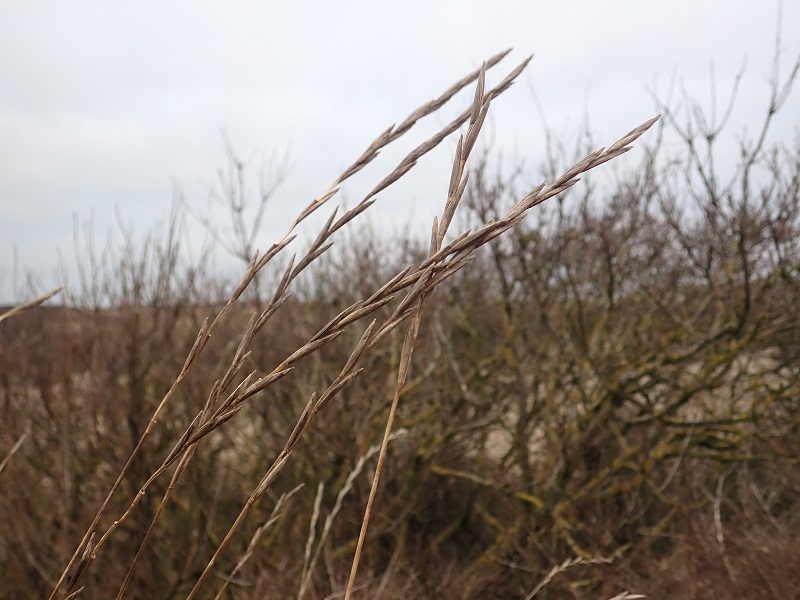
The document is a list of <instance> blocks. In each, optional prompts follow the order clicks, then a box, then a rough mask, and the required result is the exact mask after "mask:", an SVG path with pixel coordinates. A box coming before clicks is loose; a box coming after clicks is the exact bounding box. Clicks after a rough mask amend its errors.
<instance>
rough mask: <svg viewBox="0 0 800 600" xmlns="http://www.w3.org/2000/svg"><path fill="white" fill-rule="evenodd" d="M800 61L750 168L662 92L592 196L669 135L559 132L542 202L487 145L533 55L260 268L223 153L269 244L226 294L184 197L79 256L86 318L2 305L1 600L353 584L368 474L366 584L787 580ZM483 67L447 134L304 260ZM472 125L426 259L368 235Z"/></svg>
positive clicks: (385, 139) (438, 593) (233, 594)
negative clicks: (788, 119) (788, 108)
mask: <svg viewBox="0 0 800 600" xmlns="http://www.w3.org/2000/svg"><path fill="white" fill-rule="evenodd" d="M500 58H502V57H495V58H494V59H492V60H490V61H488V62H487V65H486V67H487V68H492V67H494V66H495V65H496V64H497V63H498V62H499V60H500ZM799 65H800V63H798V65H796V66H795V68H794V70H793V71H792V72H791V73H790V75H789V77H788V79H786V80H785V82H784V83H783V84H779V82H778V79H777V78H776V79H775V80H774V81H773V89H772V92H773V93H772V98H771V101H770V105H769V106H768V107H767V110H766V113H765V115H764V118H763V120H762V121H761V128H760V129H759V130H757V133H756V135H755V137H753V138H748V139H744V140H742V142H741V146H740V150H741V152H740V162H739V165H738V167H737V169H736V170H735V172H734V173H733V175H732V176H731V177H730V178H729V179H726V180H723V179H722V178H721V176H720V175H719V173H718V172H717V171H716V170H715V169H716V167H715V164H716V163H715V157H716V153H717V151H718V145H719V139H720V133H721V131H722V127H723V126H724V122H725V118H723V119H722V120H721V121H722V122H721V124H717V123H714V122H712V121H711V120H710V119H707V118H706V116H705V115H706V113H704V112H703V111H702V110H700V108H699V107H698V105H697V104H693V103H691V102H687V103H686V104H685V105H684V109H685V110H684V111H683V112H681V111H679V110H677V109H675V108H674V107H672V106H666V105H664V106H661V112H662V113H663V118H662V120H661V122H660V123H659V125H658V127H659V128H660V129H659V130H658V135H655V136H651V138H650V139H649V142H648V141H647V140H644V141H640V142H639V145H638V147H637V149H636V152H637V153H638V155H639V159H638V161H637V162H636V164H635V166H633V167H630V168H629V169H627V170H626V171H625V172H620V173H617V176H616V177H615V178H607V179H606V180H605V182H604V183H603V184H602V185H600V184H598V183H597V182H594V181H589V182H588V183H586V182H584V183H582V184H580V185H579V186H576V187H574V188H573V187H572V184H573V183H575V179H576V177H577V176H578V175H580V174H581V173H583V172H585V171H587V170H588V169H590V168H592V167H594V166H596V165H598V164H600V163H602V162H605V161H606V160H608V159H609V158H613V157H614V156H616V155H618V154H619V153H621V152H622V151H624V149H625V148H627V147H628V144H630V143H631V142H632V141H633V140H634V139H636V138H637V137H638V136H639V135H641V133H643V132H644V130H645V129H646V128H647V127H649V126H650V125H652V122H650V123H648V124H646V126H644V127H641V128H638V129H636V130H634V131H633V132H632V133H631V134H630V135H629V136H626V137H625V138H623V139H622V140H621V142H619V143H617V144H614V145H612V146H610V147H609V149H607V150H605V151H600V152H596V153H592V154H589V156H588V158H587V159H585V160H578V161H576V165H577V166H576V167H572V168H564V167H563V164H564V163H566V162H567V156H566V155H565V153H564V152H563V147H560V148H561V149H560V150H559V149H557V148H558V147H556V146H551V152H550V154H549V159H548V161H547V163H546V164H545V165H544V168H543V170H544V171H545V172H544V175H545V176H546V177H547V179H548V181H551V182H552V183H551V184H549V185H544V186H531V185H530V184H529V180H530V179H533V176H532V175H533V174H532V173H531V172H530V170H529V168H528V167H527V166H524V165H523V167H522V168H520V169H518V170H516V171H515V172H514V173H513V174H511V175H503V173H502V171H500V170H499V169H496V168H494V167H495V165H494V164H493V162H492V158H491V156H490V155H483V156H478V157H477V158H473V162H472V163H467V158H468V157H469V155H470V153H471V151H472V150H473V148H474V145H475V140H476V138H477V134H478V131H479V130H480V127H481V125H482V123H483V119H484V117H485V115H486V111H487V109H488V106H489V102H490V100H492V99H494V98H495V97H496V96H497V95H499V94H500V93H502V91H504V90H505V89H506V88H507V87H508V86H509V85H510V83H511V82H513V80H514V78H515V77H516V76H517V75H518V74H519V72H520V69H519V68H518V69H515V70H514V71H512V72H511V73H510V74H509V75H508V76H507V77H506V78H505V79H503V80H502V81H501V82H500V83H499V84H498V85H497V86H496V87H495V88H494V89H493V90H492V91H491V92H488V91H487V90H485V89H484V83H483V82H484V73H483V71H480V72H475V73H473V74H471V75H470V76H468V77H466V78H464V79H463V80H462V81H460V82H458V83H457V84H456V85H455V86H453V87H452V88H451V89H449V90H448V91H447V92H445V94H443V96H441V97H440V98H439V99H437V100H435V101H433V102H431V103H428V104H426V105H424V106H423V107H421V109H419V110H418V111H415V112H414V113H413V114H412V115H411V116H410V117H409V118H408V119H407V120H406V121H404V122H403V123H402V124H401V125H400V126H398V127H394V128H390V129H388V130H387V131H386V132H384V133H383V134H382V135H381V136H379V138H378V139H377V140H376V141H375V142H374V143H373V144H372V145H371V146H370V147H369V148H368V149H367V151H365V153H364V154H363V155H362V156H361V157H360V158H359V159H358V160H357V161H356V162H355V163H354V164H353V166H352V167H351V168H349V169H348V170H346V171H345V172H344V173H343V174H342V175H341V176H339V177H338V178H337V179H336V181H335V182H334V183H333V184H332V185H331V187H330V189H329V190H328V191H327V192H325V193H324V194H323V195H322V196H320V198H319V199H317V200H315V201H314V202H312V203H311V204H310V205H309V207H307V208H306V209H305V210H304V211H303V212H301V213H300V216H299V217H298V220H297V221H296V223H295V224H294V225H293V226H292V229H290V231H289V232H288V233H287V235H286V237H284V238H282V239H281V240H279V241H278V242H277V243H276V244H275V245H273V246H272V247H270V248H268V249H266V250H264V251H262V252H261V253H260V254H258V255H256V256H254V249H253V248H252V247H250V246H248V244H250V245H252V240H253V239H254V237H253V235H252V232H253V231H254V230H255V228H254V226H255V225H257V224H258V219H260V218H261V217H258V218H257V219H256V218H251V219H250V220H248V219H247V218H246V216H245V215H247V214H249V213H247V212H246V211H245V210H244V209H245V206H246V203H247V202H248V197H247V195H246V189H245V186H244V183H243V182H244V181H245V177H246V176H247V173H246V167H245V165H243V164H242V163H241V162H240V161H238V159H237V158H236V156H235V154H234V153H233V152H231V153H230V155H229V156H230V164H229V170H228V171H226V173H227V174H226V175H225V176H224V177H223V178H222V180H221V181H222V185H221V188H220V195H221V198H222V199H223V200H224V201H226V202H227V203H228V206H229V209H230V211H231V215H232V217H233V223H234V233H235V235H234V236H233V237H232V238H230V239H229V240H228V244H229V246H228V249H229V250H231V251H232V252H233V253H234V254H237V255H239V256H241V257H242V258H244V259H245V261H249V262H248V263H247V267H246V269H245V274H244V276H243V278H242V279H241V281H239V282H237V283H235V284H234V285H233V286H228V289H227V296H223V294H224V293H226V286H225V282H220V281H218V280H215V279H214V276H213V274H211V273H209V272H208V271H207V270H206V269H205V268H204V267H203V265H204V264H207V263H206V261H205V259H204V258H201V259H199V260H197V261H196V262H195V263H194V264H186V263H185V262H184V260H183V259H182V257H183V256H184V254H183V253H182V251H181V247H182V244H183V241H184V240H183V236H182V232H183V225H182V221H183V219H184V218H185V210H184V209H183V208H181V206H179V205H176V209H175V210H174V211H173V213H172V214H171V218H170V221H169V224H168V225H167V227H166V228H165V229H164V230H162V231H161V233H160V234H159V235H154V236H152V237H150V238H148V239H147V240H146V241H144V242H143V243H137V242H136V241H135V240H134V237H133V236H132V235H130V234H129V235H126V236H123V239H122V241H121V242H120V243H119V244H117V245H112V246H110V247H109V248H107V249H106V251H104V252H99V253H98V252H94V251H92V250H91V249H89V250H87V251H86V253H85V254H84V261H83V271H82V274H81V278H80V282H79V285H78V286H76V287H75V288H72V289H71V290H69V291H68V292H67V297H68V299H69V302H68V303H65V304H64V305H62V306H59V307H38V308H29V309H28V310H26V311H24V312H22V313H21V314H16V315H13V318H4V317H5V316H6V315H3V316H0V417H1V418H2V423H3V425H2V435H1V436H0V442H1V443H2V444H3V446H4V452H3V453H2V456H4V457H5V459H4V460H3V462H2V464H0V503H2V504H0V513H1V514H2V515H3V518H2V519H0V581H2V585H0V597H1V598H25V597H30V598H38V597H46V596H47V595H48V594H51V592H52V595H51V597H52V598H63V597H65V596H69V597H79V598H109V597H112V595H115V594H117V593H118V590H119V594H120V596H121V595H122V593H123V591H124V593H125V594H126V595H127V597H132V598H134V597H136V598H165V599H166V598H185V597H187V595H189V596H191V595H192V594H198V595H199V596H201V597H209V598H213V597H224V598H286V597H306V598H324V597H327V598H336V597H342V596H343V595H344V590H345V589H346V588H347V586H348V573H349V572H350V570H351V564H352V562H353V555H354V552H355V551H356V547H357V546H358V545H359V544H358V539H359V533H360V531H361V529H362V521H363V517H364V513H365V505H367V503H368V499H369V496H370V489H371V483H372V479H373V476H374V475H375V473H376V470H378V471H381V479H380V483H379V485H378V487H377V493H376V496H375V499H374V504H373V505H372V506H373V508H372V513H371V518H370V520H369V528H368V529H366V537H365V542H364V546H363V555H362V557H361V566H360V569H359V571H358V577H357V578H356V579H355V580H354V581H355V587H354V588H353V591H352V593H353V595H354V596H355V597H363V598H367V597H369V598H526V597H527V598H531V597H533V596H534V595H535V596H536V597H537V598H610V597H612V596H618V595H619V597H623V595H624V593H625V592H626V591H628V590H629V591H631V592H636V593H641V594H645V595H647V597H648V598H693V597H737V598H766V597H773V598H792V597H796V596H797V594H798V593H800V571H798V569H797V565H798V564H800V547H798V545H797V543H796V540H797V539H800V505H799V503H798V498H800V468H799V467H798V459H800V435H799V434H800V332H799V331H798V329H799V328H800V135H798V136H797V137H796V141H795V143H794V145H792V146H791V147H785V146H780V145H775V146H768V145H767V143H766V140H767V139H768V136H767V131H768V128H769V126H770V124H771V122H772V119H773V117H774V115H775V114H776V113H777V112H778V111H779V110H780V109H781V108H782V107H783V106H784V104H785V103H786V102H787V99H788V98H789V92H790V89H791V85H792V83H793V81H794V78H795V76H796V74H797V70H798V66H799ZM521 67H524V63H523V65H521ZM776 77H777V76H776ZM475 81H477V82H478V83H477V91H476V95H475V100H474V102H473V104H472V105H471V106H470V107H468V108H467V109H466V110H465V112H464V113H463V114H462V115H461V116H460V117H459V118H458V119H456V120H455V121H454V122H453V123H451V124H450V125H448V126H446V127H445V128H444V129H443V130H442V131H441V132H440V134H437V136H434V138H432V139H431V140H428V141H426V142H423V143H422V144H421V145H420V146H419V147H418V149H417V150H415V151H414V152H412V154H411V155H409V157H407V159H405V160H404V161H403V162H402V163H401V164H400V165H399V166H398V167H397V169H396V170H395V171H394V172H392V173H391V174H390V175H389V176H387V178H386V179H385V180H383V181H382V182H380V183H378V184H377V185H376V187H375V190H374V191H373V193H370V194H369V195H367V196H366V197H365V199H364V201H363V202H361V203H359V204H357V205H356V206H355V207H354V208H353V209H351V210H350V211H347V212H345V213H344V214H343V215H342V216H337V215H336V214H334V215H332V216H331V218H330V220H328V221H327V223H326V225H325V226H324V227H323V229H322V231H321V233H320V235H319V237H318V238H317V239H316V241H314V242H313V243H311V244H310V245H309V246H308V247H307V248H306V249H305V250H304V251H302V252H300V253H299V254H298V256H297V257H295V258H294V259H289V258H285V257H284V254H285V251H284V248H285V247H286V245H287V244H288V241H289V240H290V239H291V236H292V235H293V231H294V228H295V226H296V225H299V223H300V222H302V221H303V220H304V219H305V217H306V216H307V215H308V214H310V213H311V212H313V211H315V210H317V209H318V208H320V207H321V206H322V205H323V204H324V203H325V202H326V201H328V200H329V199H330V198H332V197H333V194H334V193H335V190H336V188H338V186H339V185H340V184H341V183H342V182H343V181H345V180H346V179H348V178H349V177H351V176H353V175H355V174H356V173H357V172H358V171H359V170H360V169H361V168H362V167H363V166H364V165H365V164H367V163H368V162H370V161H371V160H372V158H374V155H375V153H376V152H377V151H378V150H379V149H380V148H382V147H383V146H385V145H386V144H388V143H391V142H392V141H394V140H395V139H396V138H398V137H399V136H401V135H403V134H405V133H406V132H407V131H408V130H410V129H411V127H412V126H413V124H414V123H415V122H416V121H417V120H418V119H420V118H423V117H424V116H427V115H428V114H430V113H431V112H433V111H435V110H438V109H439V108H440V107H441V106H442V105H443V104H444V103H445V102H447V101H449V100H450V98H451V97H452V96H453V95H454V94H455V93H456V92H457V91H459V90H460V89H462V88H464V87H465V86H467V85H469V84H471V83H474V82H475ZM462 125H464V126H465V127H466V132H465V134H464V135H463V136H462V137H461V138H460V141H459V143H458V150H457V152H456V157H455V160H454V168H453V174H452V178H451V185H450V190H449V197H448V198H447V199H446V203H445V208H444V209H443V213H442V217H441V218H440V219H439V220H438V221H437V222H436V223H435V224H434V226H433V233H432V235H431V242H430V245H429V246H424V245H420V244H418V243H415V242H414V241H413V240H410V239H386V237H385V235H384V234H383V233H382V232H381V233H378V232H375V231H371V230H370V229H369V228H367V227H365V226H363V225H361V224H360V223H359V222H357V219H358V216H359V215H360V213H361V212H363V211H364V210H366V209H367V208H368V207H369V205H370V204H371V203H372V201H373V198H374V196H375V194H376V193H378V192H379V191H380V190H381V189H383V188H385V187H386V186H388V185H390V184H391V183H393V182H394V181H395V180H396V179H397V178H399V177H401V176H405V174H406V173H407V172H408V171H409V170H410V169H411V168H413V165H414V164H415V163H416V161H417V160H418V159H420V158H422V156H423V155H424V154H425V153H426V152H427V151H428V150H429V149H430V148H432V147H433V146H435V145H436V144H437V143H438V142H439V141H441V139H444V138H445V137H446V136H447V135H449V134H451V133H453V132H454V131H456V130H457V129H458V128H460V127H461V126H462ZM670 136H672V137H670ZM676 136H677V139H679V140H681V141H682V144H681V145H680V149H677V150H676V146H675V145H674V144H673V145H671V146H669V147H667V145H666V144H664V143H663V140H665V139H673V140H674V139H676ZM645 142H648V143H645ZM467 173H469V177H467ZM272 191H273V190H272V189H271V188H267V189H266V191H264V193H263V194H262V195H261V196H260V197H259V198H254V199H249V201H250V202H253V201H255V205H256V207H257V209H256V210H257V212H256V213H255V214H256V215H260V214H263V213H262V212H261V211H262V209H263V207H264V203H265V201H266V199H267V198H268V197H269V196H270V193H271V192H272ZM557 193H561V195H559V196H558V197H557V198H553V199H551V200H549V201H548V202H546V203H544V204H542V205H541V206H539V204H540V203H541V202H543V201H544V200H545V199H547V198H548V197H550V196H553V195H555V194H557ZM459 204H460V206H459V212H458V214H455V209H456V207H457V206H458V205H459ZM529 209H533V210H531V211H530V214H528V210H529ZM267 210H268V209H267ZM454 215H455V216H454ZM525 215H527V217H526V218H525V219H524V220H523V217H524V216H525ZM237 223H238V225H237ZM451 224H456V225H458V226H459V227H462V228H463V230H464V231H465V232H466V231H467V230H468V229H469V230H470V231H471V233H464V234H460V235H453V234H448V235H445V234H446V233H447V232H448V228H449V229H453V227H451ZM345 226H346V227H345ZM340 228H342V229H341V231H338V230H339V229H340ZM218 233H219V232H215V235H217V234H218ZM501 234H502V235H501ZM334 241H335V245H333V246H332V247H329V246H328V244H329V243H331V242H334ZM479 248H481V250H480V251H479V252H477V250H478V249H479ZM274 264H280V268H278V267H273V265H274ZM256 283H257V285H256ZM231 290H233V291H231ZM290 292H294V293H292V294H290ZM228 297H230V299H228ZM372 319H375V321H374V322H373V323H372V324H370V322H371V321H372ZM198 332H199V334H198ZM412 353H413V356H412ZM395 408H396V416H395V417H394V425H393V427H391V430H392V431H393V433H392V434H391V436H390V438H388V444H387V448H388V450H387V452H386V455H385V463H383V464H382V469H379V468H378V467H377V465H378V464H379V460H382V459H379V456H380V455H381V451H380V447H381V438H382V436H383V435H384V429H385V427H386V424H387V420H389V419H390V418H391V417H390V414H393V413H394V411H395ZM317 413H319V414H318V415H317ZM314 416H316V418H313V417H314ZM115 480H116V483H115ZM101 507H102V508H101ZM98 511H99V512H98ZM117 522H119V523H117ZM90 524H91V525H90ZM70 557H72V558H70ZM76 593H77V595H75V594H76Z"/></svg>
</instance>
